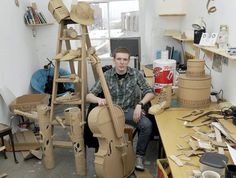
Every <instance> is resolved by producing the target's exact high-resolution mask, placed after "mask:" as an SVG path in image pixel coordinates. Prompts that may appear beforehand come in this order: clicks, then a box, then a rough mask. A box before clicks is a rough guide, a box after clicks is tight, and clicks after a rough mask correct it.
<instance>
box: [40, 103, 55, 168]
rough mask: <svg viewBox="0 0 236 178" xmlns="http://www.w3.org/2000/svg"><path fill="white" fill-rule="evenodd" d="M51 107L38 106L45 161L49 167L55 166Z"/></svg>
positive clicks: (45, 164)
mask: <svg viewBox="0 0 236 178" xmlns="http://www.w3.org/2000/svg"><path fill="white" fill-rule="evenodd" d="M49 111H50V109H49V107H48V106H47V105H39V106H37V112H38V120H39V128H40V133H41V136H42V151H43V163H44V166H45V167H46V168H47V169H52V168H54V166H55V161H54V154H53V143H52V125H51V123H50V112H49Z"/></svg>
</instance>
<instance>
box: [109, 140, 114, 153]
mask: <svg viewBox="0 0 236 178" xmlns="http://www.w3.org/2000/svg"><path fill="white" fill-rule="evenodd" d="M112 142H113V141H112V140H111V141H110V142H109V152H108V156H110V155H111V152H112V151H111V144H112Z"/></svg>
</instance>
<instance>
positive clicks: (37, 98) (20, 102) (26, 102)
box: [9, 94, 49, 112]
mask: <svg viewBox="0 0 236 178" xmlns="http://www.w3.org/2000/svg"><path fill="white" fill-rule="evenodd" d="M48 103H49V95H48V94H29V95H22V96H19V97H17V98H16V99H15V100H14V101H12V102H11V104H10V106H9V108H10V111H11V112H13V111H14V109H19V110H21V111H24V112H29V111H36V110H37V105H39V104H46V105H48Z"/></svg>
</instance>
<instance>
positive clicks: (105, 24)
mask: <svg viewBox="0 0 236 178" xmlns="http://www.w3.org/2000/svg"><path fill="white" fill-rule="evenodd" d="M89 2H90V6H91V7H92V8H93V9H94V17H95V22H94V24H93V25H91V26H89V27H88V30H89V35H90V39H91V43H92V46H94V47H95V48H96V50H97V54H98V55H99V57H100V58H108V57H109V56H110V39H111V38H123V37H139V0H119V1H118V0H113V1H108V0H106V1H104V0H101V1H89Z"/></svg>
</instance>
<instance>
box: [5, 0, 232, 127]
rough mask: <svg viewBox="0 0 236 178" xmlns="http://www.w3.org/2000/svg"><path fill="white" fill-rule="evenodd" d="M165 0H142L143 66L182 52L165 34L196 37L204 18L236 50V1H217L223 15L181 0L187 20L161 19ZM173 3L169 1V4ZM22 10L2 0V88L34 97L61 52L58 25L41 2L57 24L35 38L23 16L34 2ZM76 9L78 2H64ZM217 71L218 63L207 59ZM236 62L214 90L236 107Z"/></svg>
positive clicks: (217, 78) (201, 0)
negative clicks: (34, 81) (162, 53)
mask: <svg viewBox="0 0 236 178" xmlns="http://www.w3.org/2000/svg"><path fill="white" fill-rule="evenodd" d="M162 1H163V0H148V1H147V0H140V30H141V38H142V43H141V47H142V52H141V53H142V58H141V59H142V63H144V64H145V63H151V62H152V60H153V59H154V58H155V52H156V50H157V49H164V48H165V46H166V45H174V46H175V47H176V48H177V49H178V48H180V44H179V43H178V42H177V41H175V40H171V39H170V38H168V37H163V30H164V29H167V28H172V29H177V30H182V31H186V32H188V34H189V33H190V34H191V33H192V27H191V24H192V22H193V21H194V20H195V19H196V18H198V17H199V16H203V17H204V19H205V21H206V23H207V31H208V32H213V31H218V29H219V25H220V24H227V25H228V26H229V43H230V44H231V45H232V46H235V45H236V33H234V32H235V31H236V23H234V21H233V18H234V17H235V16H236V11H235V10H234V7H236V1H234V0H228V1H227V2H226V1H213V3H212V4H213V5H215V6H216V7H217V12H216V13H214V14H212V15H208V14H207V11H206V8H205V6H206V1H205V0H175V1H172V2H175V3H176V4H175V7H177V8H179V7H180V6H179V4H180V1H181V2H184V3H185V4H184V6H185V8H186V12H187V15H186V16H184V17H161V16H159V15H158V8H159V7H160V3H161V2H162ZM166 1H167V0H166ZM19 2H20V7H16V6H15V4H14V0H12V1H9V0H2V1H1V6H0V15H1V17H4V18H2V20H1V23H2V26H1V28H0V40H1V43H0V62H1V65H0V72H1V73H0V88H3V87H7V88H9V89H10V90H11V91H12V93H13V94H14V95H15V96H20V95H23V94H26V93H29V92H30V78H31V75H32V74H33V72H34V71H36V70H37V69H39V68H41V67H42V66H43V65H44V64H46V63H47V62H46V58H49V59H52V58H53V57H54V56H55V53H56V38H57V29H58V24H57V22H55V21H54V19H53V17H52V16H51V14H50V12H48V10H47V5H48V1H46V0H44V1H36V2H37V5H38V9H40V10H41V11H42V12H43V13H44V14H45V16H46V17H47V19H48V20H49V21H50V22H54V24H53V25H50V26H44V27H37V28H36V32H37V34H36V37H33V36H32V31H31V30H32V29H31V28H30V27H27V26H25V24H24V21H23V14H24V12H25V9H26V6H27V5H29V4H30V2H31V1H30V0H24V1H19ZM63 2H64V3H65V4H66V5H67V7H68V8H69V9H70V4H71V2H72V0H64V1H63ZM206 63H207V64H208V65H209V66H211V63H212V61H211V60H210V59H206ZM235 69H236V62H233V61H229V65H228V66H225V65H224V66H223V72H222V73H218V72H214V71H212V78H213V81H212V83H213V86H214V89H216V90H220V89H223V90H224V96H225V98H226V99H228V100H229V101H231V102H232V103H233V104H236V95H235V94H234V91H235V89H236V84H235V81H234V79H233V78H234V77H233V76H235V75H236V70H235ZM0 122H5V123H7V122H8V111H7V106H6V104H5V103H4V101H3V99H2V97H0Z"/></svg>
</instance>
